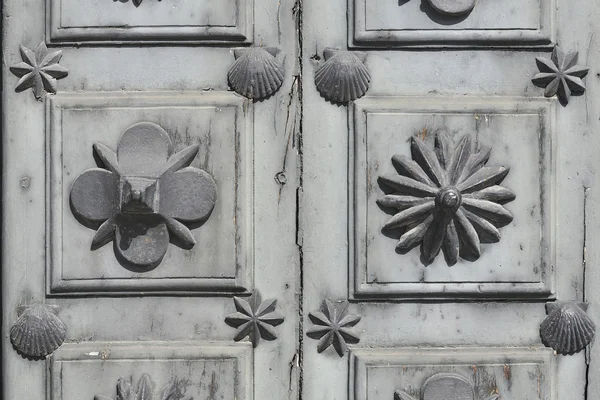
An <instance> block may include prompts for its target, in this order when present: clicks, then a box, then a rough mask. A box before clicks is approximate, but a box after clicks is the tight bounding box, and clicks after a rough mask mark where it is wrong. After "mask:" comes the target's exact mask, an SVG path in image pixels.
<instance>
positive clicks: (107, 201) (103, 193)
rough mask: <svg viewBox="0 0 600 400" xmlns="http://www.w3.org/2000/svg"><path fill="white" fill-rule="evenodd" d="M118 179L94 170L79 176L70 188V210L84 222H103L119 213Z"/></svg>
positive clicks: (106, 172)
mask: <svg viewBox="0 0 600 400" xmlns="http://www.w3.org/2000/svg"><path fill="white" fill-rule="evenodd" d="M118 188H119V177H118V175H116V174H114V173H112V172H110V171H107V170H105V169H100V168H94V169H89V170H87V171H85V172H84V173H83V174H81V175H79V176H78V177H77V179H76V180H75V182H74V183H73V187H72V188H71V210H72V211H73V213H74V214H75V215H76V216H77V217H79V218H83V219H85V220H89V221H93V222H103V221H106V220H107V219H109V218H110V217H112V216H114V215H116V214H117V212H118V211H119V192H118Z"/></svg>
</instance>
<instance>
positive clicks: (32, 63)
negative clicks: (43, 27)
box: [10, 42, 69, 100]
mask: <svg viewBox="0 0 600 400" xmlns="http://www.w3.org/2000/svg"><path fill="white" fill-rule="evenodd" d="M19 50H20V53H21V59H22V60H23V61H22V62H20V63H18V64H15V65H13V66H11V67H10V72H12V73H13V74H14V75H16V76H17V77H19V78H20V79H19V82H18V83H17V86H16V87H15V91H16V92H22V91H24V90H26V89H29V88H31V90H32V91H33V95H34V96H35V98H36V99H38V100H41V99H42V97H43V95H44V92H48V93H52V94H55V93H56V90H57V83H56V80H57V79H62V78H64V77H66V76H67V75H68V74H69V70H68V69H66V68H65V67H63V66H62V65H59V64H58V63H59V62H60V59H61V58H62V51H61V50H57V51H52V52H49V51H48V48H47V47H46V43H45V42H41V43H40V44H39V46H38V47H37V48H36V49H35V51H33V50H30V49H28V48H27V47H25V46H20V49H19Z"/></svg>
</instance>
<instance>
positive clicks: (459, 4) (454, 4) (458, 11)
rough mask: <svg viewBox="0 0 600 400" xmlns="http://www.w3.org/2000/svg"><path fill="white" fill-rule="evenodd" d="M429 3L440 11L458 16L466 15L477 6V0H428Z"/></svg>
mask: <svg viewBox="0 0 600 400" xmlns="http://www.w3.org/2000/svg"><path fill="white" fill-rule="evenodd" d="M428 1H429V4H431V6H432V7H433V8H434V9H435V10H436V11H437V12H439V13H441V14H446V15H451V16H458V15H464V14H467V13H469V12H471V11H472V10H473V8H475V4H477V0H428Z"/></svg>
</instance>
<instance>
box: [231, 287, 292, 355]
mask: <svg viewBox="0 0 600 400" xmlns="http://www.w3.org/2000/svg"><path fill="white" fill-rule="evenodd" d="M233 302H234V303H235V309H236V310H237V312H235V313H233V314H230V315H228V316H227V317H226V318H225V323H226V324H227V325H229V326H231V327H233V328H237V331H236V332H235V336H234V337H233V340H235V341H236V342H239V341H240V340H242V339H243V338H245V337H246V336H247V337H248V338H249V339H250V341H251V342H252V345H253V346H254V347H256V346H258V343H259V342H260V339H265V340H275V339H277V331H275V328H273V327H274V326H277V325H281V324H282V323H283V320H284V317H283V316H282V315H281V314H279V313H278V312H277V311H275V308H276V307H277V300H276V299H268V300H265V301H261V298H260V294H259V293H258V292H255V293H254V294H253V295H252V296H251V297H250V299H249V301H246V300H245V299H242V298H241V297H234V298H233Z"/></svg>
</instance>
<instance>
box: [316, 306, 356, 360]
mask: <svg viewBox="0 0 600 400" xmlns="http://www.w3.org/2000/svg"><path fill="white" fill-rule="evenodd" d="M348 305H349V304H348V302H347V301H338V302H335V303H334V302H332V301H330V300H328V299H326V300H325V301H324V304H323V309H322V311H313V312H311V313H309V314H308V317H309V319H310V320H311V321H312V322H313V324H315V326H313V327H312V328H310V329H309V330H308V331H307V332H306V335H307V336H308V337H310V338H311V339H318V340H319V343H318V345H317V351H318V352H319V353H322V352H323V351H325V350H326V349H327V348H329V347H330V346H333V348H334V349H335V351H336V352H337V354H338V355H339V356H340V357H343V356H344V354H345V353H346V352H347V351H348V345H347V343H350V344H356V343H358V342H359V341H360V338H359V336H358V333H357V332H356V331H355V330H354V329H353V327H354V326H355V325H356V324H358V323H359V322H360V319H361V318H360V316H358V315H355V314H349V313H348Z"/></svg>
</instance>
